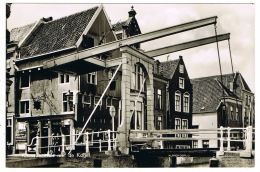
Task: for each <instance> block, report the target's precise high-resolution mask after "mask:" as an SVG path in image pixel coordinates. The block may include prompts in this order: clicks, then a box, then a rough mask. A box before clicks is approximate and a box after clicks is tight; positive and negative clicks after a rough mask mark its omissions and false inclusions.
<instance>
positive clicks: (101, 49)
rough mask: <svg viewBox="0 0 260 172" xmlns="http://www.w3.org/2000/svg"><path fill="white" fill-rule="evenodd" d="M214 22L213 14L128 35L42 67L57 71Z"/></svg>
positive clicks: (47, 62)
mask: <svg viewBox="0 0 260 172" xmlns="http://www.w3.org/2000/svg"><path fill="white" fill-rule="evenodd" d="M216 23H217V17H216V16H214V17H210V18H205V19H201V20H196V21H193V22H188V23H184V24H180V25H177V26H172V27H168V28H164V29H160V30H156V31H152V32H148V33H145V34H140V35H136V36H132V37H129V38H126V39H123V40H118V41H114V42H110V43H107V44H103V45H100V46H96V47H93V48H90V49H86V50H82V51H80V52H77V53H73V54H70V55H67V56H62V57H58V58H55V59H52V60H48V61H45V62H44V63H43V68H44V69H52V68H56V71H57V70H59V68H62V66H63V65H66V64H67V65H68V64H70V63H73V62H74V61H77V60H83V59H87V58H90V57H93V56H96V55H100V54H103V53H105V52H109V51H113V50H116V49H118V48H120V47H122V46H129V45H133V44H136V43H143V42H147V41H151V40H155V39H159V38H162V37H165V36H169V35H173V34H177V33H181V32H185V31H188V30H192V29H197V28H200V27H204V26H208V25H212V24H216ZM70 70H72V71H73V70H76V69H70Z"/></svg>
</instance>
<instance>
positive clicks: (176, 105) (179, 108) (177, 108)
mask: <svg viewBox="0 0 260 172" xmlns="http://www.w3.org/2000/svg"><path fill="white" fill-rule="evenodd" d="M174 97H175V100H174V107H175V111H176V112H181V93H180V92H179V91H176V92H175V95H174ZM177 97H179V101H178V104H177Z"/></svg>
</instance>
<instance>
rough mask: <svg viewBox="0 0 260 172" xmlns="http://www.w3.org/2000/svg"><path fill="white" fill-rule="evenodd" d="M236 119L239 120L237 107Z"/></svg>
mask: <svg viewBox="0 0 260 172" xmlns="http://www.w3.org/2000/svg"><path fill="white" fill-rule="evenodd" d="M236 120H237V121H238V120H239V116H238V108H236Z"/></svg>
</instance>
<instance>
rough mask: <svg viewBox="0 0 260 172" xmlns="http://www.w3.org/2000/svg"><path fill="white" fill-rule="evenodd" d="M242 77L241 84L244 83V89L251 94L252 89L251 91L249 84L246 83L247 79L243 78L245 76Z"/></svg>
mask: <svg viewBox="0 0 260 172" xmlns="http://www.w3.org/2000/svg"><path fill="white" fill-rule="evenodd" d="M240 77H241V82H242V83H243V85H244V89H245V90H247V91H250V92H251V89H250V88H249V86H248V85H247V83H246V81H245V79H244V78H243V76H242V75H240Z"/></svg>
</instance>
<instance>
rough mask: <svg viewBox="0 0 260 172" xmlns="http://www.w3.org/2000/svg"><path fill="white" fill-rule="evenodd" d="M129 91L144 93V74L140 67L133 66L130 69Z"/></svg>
mask: <svg viewBox="0 0 260 172" xmlns="http://www.w3.org/2000/svg"><path fill="white" fill-rule="evenodd" d="M131 79H132V80H131V89H134V90H140V89H141V88H142V90H141V91H144V86H142V84H143V80H144V72H143V69H142V68H141V66H140V65H137V64H135V65H134V66H133V68H132V78H131Z"/></svg>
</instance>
